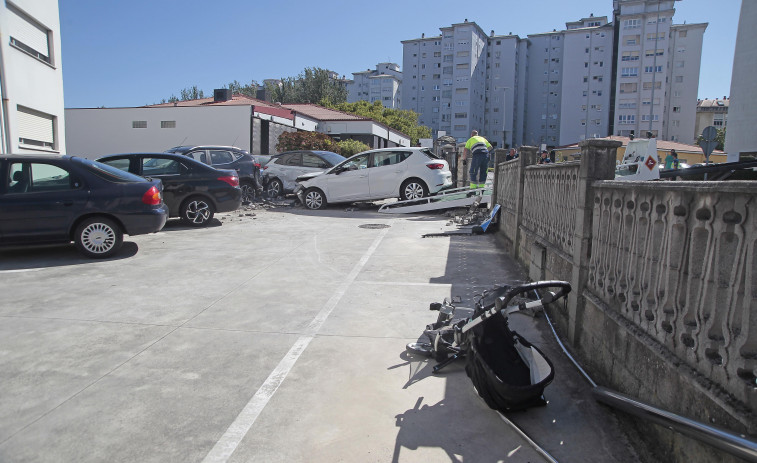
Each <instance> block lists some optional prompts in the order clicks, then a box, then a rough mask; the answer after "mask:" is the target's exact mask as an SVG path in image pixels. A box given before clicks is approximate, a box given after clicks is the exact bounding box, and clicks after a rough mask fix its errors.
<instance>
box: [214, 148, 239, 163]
mask: <svg viewBox="0 0 757 463" xmlns="http://www.w3.org/2000/svg"><path fill="white" fill-rule="evenodd" d="M210 162H211V164H229V163H231V162H234V156H233V155H232V154H231V151H227V150H210Z"/></svg>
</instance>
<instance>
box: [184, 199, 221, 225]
mask: <svg viewBox="0 0 757 463" xmlns="http://www.w3.org/2000/svg"><path fill="white" fill-rule="evenodd" d="M214 213H215V212H214V211H213V205H212V204H211V203H210V201H208V200H207V199H205V198H202V197H199V196H193V197H191V198H188V199H187V200H186V201H184V202H183V203H182V204H181V220H182V221H183V222H184V223H186V224H188V225H191V226H193V227H204V226H206V225H207V224H208V223H210V221H211V220H212V219H213V214H214Z"/></svg>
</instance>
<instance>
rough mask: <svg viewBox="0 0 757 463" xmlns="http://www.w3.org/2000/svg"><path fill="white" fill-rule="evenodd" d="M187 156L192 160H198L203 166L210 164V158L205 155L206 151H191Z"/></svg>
mask: <svg viewBox="0 0 757 463" xmlns="http://www.w3.org/2000/svg"><path fill="white" fill-rule="evenodd" d="M186 156H187V157H189V158H192V159H196V160H198V161H200V162H202V163H203V164H207V163H208V157H207V156H206V155H205V151H190V152H189V153H187V154H186Z"/></svg>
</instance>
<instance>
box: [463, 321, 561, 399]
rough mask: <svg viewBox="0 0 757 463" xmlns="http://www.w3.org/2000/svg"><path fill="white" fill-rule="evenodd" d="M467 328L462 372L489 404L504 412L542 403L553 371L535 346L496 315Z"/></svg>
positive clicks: (548, 361)
mask: <svg viewBox="0 0 757 463" xmlns="http://www.w3.org/2000/svg"><path fill="white" fill-rule="evenodd" d="M471 331H472V333H471V334H469V336H470V343H469V347H468V348H467V351H466V358H467V361H466V365H465V372H466V373H467V374H468V377H470V379H471V381H472V382H473V385H474V386H475V387H476V390H477V391H478V394H479V395H480V396H481V398H482V399H484V401H485V402H486V404H487V405H488V406H489V407H491V408H492V409H494V410H498V411H500V412H503V413H504V412H509V411H515V410H523V409H526V408H530V407H534V406H540V405H545V404H546V402H545V401H544V398H543V396H542V394H543V393H544V388H545V387H547V385H549V383H551V382H552V380H553V379H554V377H555V373H554V366H553V365H552V362H551V361H550V360H549V359H548V358H547V357H546V356H545V355H544V354H543V353H542V352H541V351H540V350H539V349H538V348H536V347H535V346H533V345H532V344H530V343H529V342H528V341H527V340H526V339H524V338H523V337H521V336H520V335H519V334H518V333H517V332H513V331H511V330H510V327H509V326H508V323H507V319H506V318H505V317H503V316H501V315H500V314H497V315H495V316H493V317H490V318H488V319H487V320H485V321H484V322H483V323H481V324H480V325H479V326H477V327H475V328H474V329H473V330H471ZM519 351H520V352H519ZM524 357H525V358H526V360H524Z"/></svg>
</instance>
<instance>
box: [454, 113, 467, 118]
mask: <svg viewBox="0 0 757 463" xmlns="http://www.w3.org/2000/svg"><path fill="white" fill-rule="evenodd" d="M467 118H468V113H455V119H467Z"/></svg>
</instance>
